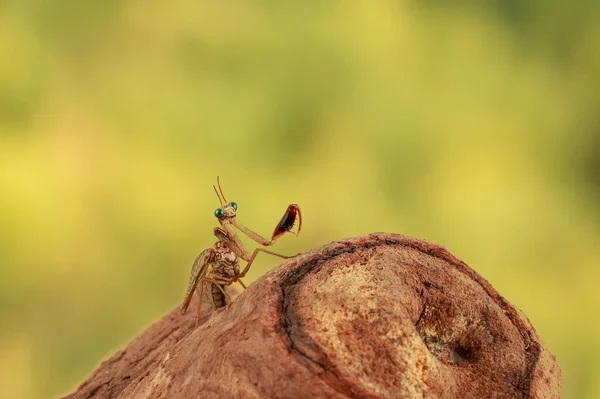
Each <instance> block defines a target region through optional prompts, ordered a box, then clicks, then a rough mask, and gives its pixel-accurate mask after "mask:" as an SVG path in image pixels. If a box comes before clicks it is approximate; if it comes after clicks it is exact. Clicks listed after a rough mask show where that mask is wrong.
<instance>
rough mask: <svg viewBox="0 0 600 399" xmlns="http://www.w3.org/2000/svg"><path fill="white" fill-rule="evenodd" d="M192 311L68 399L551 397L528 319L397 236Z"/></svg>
mask: <svg viewBox="0 0 600 399" xmlns="http://www.w3.org/2000/svg"><path fill="white" fill-rule="evenodd" d="M206 305H207V304H205V306H206ZM190 310H191V311H188V312H187V314H185V315H184V316H180V315H179V311H178V308H176V309H173V310H172V311H171V312H170V313H169V314H167V315H165V316H164V317H163V318H162V319H161V320H159V321H158V322H156V323H155V324H153V325H152V326H150V327H149V328H148V329H147V330H146V331H144V332H143V333H142V334H140V335H139V336H138V337H137V338H135V339H134V340H133V341H132V342H131V343H129V345H128V346H127V347H126V348H125V349H123V350H121V351H119V352H118V353H117V354H115V355H114V356H113V357H112V358H111V359H109V360H107V361H105V362H104V363H103V364H102V365H101V366H100V367H99V368H98V369H97V370H96V371H95V372H94V373H93V374H92V375H91V376H90V377H89V379H88V380H87V381H85V382H84V383H83V384H82V385H81V386H80V387H79V388H78V390H77V391H76V392H74V393H72V394H71V395H69V396H67V398H72V399H79V398H196V397H198V398H230V397H232V398H238V397H239V398H299V397H302V398H303V397H311V398H461V399H465V398H539V399H542V398H548V399H549V398H559V397H560V390H561V374H560V369H559V367H558V365H557V363H556V359H555V357H554V356H553V355H552V354H551V353H550V352H549V351H548V349H546V348H545V347H544V345H543V344H542V342H541V340H540V337H539V336H538V335H537V333H536V332H535V330H534V328H533V327H532V325H531V323H530V322H529V321H528V319H527V317H525V315H524V314H523V313H521V312H520V311H519V310H518V309H517V308H516V307H514V306H512V305H511V304H510V303H508V301H507V300H506V299H504V298H503V297H502V296H501V295H500V294H499V293H498V292H497V291H496V290H495V289H494V288H493V287H492V286H491V285H490V284H489V283H488V282H487V281H486V280H485V279H483V278H482V277H481V276H479V275H478V274H477V273H476V272H475V271H473V270H472V269H471V268H469V267H468V266H467V265H466V264H464V263H463V262H461V261H460V260H459V259H457V258H456V257H454V256H453V255H452V254H450V253H449V252H448V251H447V250H446V249H445V248H443V247H441V246H438V245H435V244H431V243H429V242H426V241H423V240H418V239H414V238H409V237H405V236H402V235H397V234H385V233H375V234H370V235H368V236H365V237H357V238H351V239H347V240H343V241H336V242H332V243H330V244H328V245H325V246H324V247H322V248H318V249H315V250H312V251H310V252H306V253H304V254H302V255H300V256H298V257H296V258H293V259H291V260H289V261H287V262H286V263H284V264H283V265H281V266H280V267H278V268H276V269H274V270H272V271H271V272H269V273H267V274H266V275H264V276H263V277H262V278H260V279H259V280H258V281H256V282H255V283H254V284H252V285H251V286H250V287H249V288H248V289H247V290H245V291H244V292H242V293H241V294H240V295H239V297H238V298H237V299H236V300H235V301H234V302H233V304H232V306H231V307H230V308H228V309H220V310H218V311H216V312H213V313H212V314H207V315H206V316H205V318H204V322H203V324H202V325H201V326H200V327H199V328H198V329H196V330H193V325H194V317H195V311H193V310H192V309H190Z"/></svg>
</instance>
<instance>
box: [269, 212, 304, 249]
mask: <svg viewBox="0 0 600 399" xmlns="http://www.w3.org/2000/svg"><path fill="white" fill-rule="evenodd" d="M296 217H297V218H298V221H299V223H298V231H297V232H296V235H298V234H299V233H300V230H301V229H302V213H301V212H300V207H299V206H298V205H297V204H290V206H288V208H287V209H286V211H285V213H284V214H283V217H282V218H281V220H280V221H279V223H277V226H275V230H273V235H272V236H271V241H273V242H275V240H276V239H277V238H279V237H281V236H282V235H284V234H285V233H289V232H290V230H291V229H292V227H294V224H296Z"/></svg>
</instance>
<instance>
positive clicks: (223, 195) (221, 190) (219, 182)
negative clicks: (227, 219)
mask: <svg viewBox="0 0 600 399" xmlns="http://www.w3.org/2000/svg"><path fill="white" fill-rule="evenodd" d="M217 184H218V185H219V191H220V192H221V197H223V203H225V204H226V203H227V200H226V199H225V194H223V189H222V188H221V181H220V180H219V176H217Z"/></svg>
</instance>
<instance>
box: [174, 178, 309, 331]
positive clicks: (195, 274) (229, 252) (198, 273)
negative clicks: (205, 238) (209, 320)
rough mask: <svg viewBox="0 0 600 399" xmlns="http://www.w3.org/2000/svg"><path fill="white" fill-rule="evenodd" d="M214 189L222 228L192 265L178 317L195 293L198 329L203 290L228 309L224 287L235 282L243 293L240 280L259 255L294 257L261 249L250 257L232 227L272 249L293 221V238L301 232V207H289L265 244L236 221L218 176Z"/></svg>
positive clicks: (287, 231) (220, 305)
mask: <svg viewBox="0 0 600 399" xmlns="http://www.w3.org/2000/svg"><path fill="white" fill-rule="evenodd" d="M217 185H218V186H219V190H218V191H217V187H215V186H214V185H213V189H214V190H215V193H216V194H217V197H218V198H219V201H220V203H221V207H220V208H217V209H216V210H215V216H216V217H217V220H218V221H219V223H220V225H221V227H215V229H214V234H215V236H216V237H217V242H216V243H215V244H214V245H213V246H211V247H210V248H207V249H205V250H204V251H202V252H201V253H200V255H198V257H197V258H196V260H195V261H194V263H193V264H192V270H191V272H190V280H189V283H188V288H187V292H186V295H185V300H184V302H183V305H181V314H183V313H185V311H186V310H187V308H188V306H189V304H190V302H191V300H192V297H193V296H194V292H196V291H198V298H199V300H198V312H197V314H196V327H195V328H198V326H199V325H200V311H201V307H202V295H203V290H204V287H205V286H207V287H209V288H210V294H211V297H212V301H213V304H214V305H215V307H216V308H217V309H218V308H221V307H224V306H226V305H227V306H229V305H230V304H231V298H230V297H229V295H228V294H227V292H225V287H227V286H228V285H231V284H233V283H234V282H236V281H237V282H239V283H240V284H241V286H242V287H244V289H246V285H245V284H244V283H243V282H242V280H241V278H243V277H244V276H245V275H246V273H247V272H248V270H249V269H250V266H252V262H254V259H255V258H256V255H258V253H259V252H265V253H267V254H270V255H274V256H278V257H280V258H283V259H290V258H293V257H294V256H296V255H294V256H286V255H281V254H278V253H275V252H272V251H268V250H266V249H264V248H256V249H255V250H254V252H252V253H250V252H249V251H248V249H247V248H246V246H245V245H244V243H243V242H242V240H241V239H240V237H239V236H238V233H237V232H236V231H235V230H234V227H235V228H236V229H237V230H239V231H241V232H242V233H244V234H246V235H247V236H248V237H250V238H251V239H252V240H254V241H256V242H257V243H259V244H261V245H263V246H270V245H273V244H275V241H277V239H278V238H279V237H281V236H282V235H284V234H285V233H289V232H291V229H292V227H294V225H295V223H296V218H297V219H298V220H299V223H298V231H297V232H296V235H297V234H298V233H300V229H301V228H302V214H301V213H300V207H299V206H298V205H296V204H291V205H289V206H288V208H287V210H286V211H285V213H284V214H283V217H282V218H281V220H280V221H279V223H278V224H277V225H276V226H275V230H273V234H272V235H271V240H267V239H266V238H264V237H262V236H261V235H260V234H258V233H256V232H254V231H252V230H251V229H249V228H248V227H246V226H244V225H243V224H241V223H239V222H238V221H237V219H236V212H237V209H238V206H237V204H236V203H235V202H227V200H226V199H225V195H224V194H223V190H222V189H221V182H220V181H219V177H218V176H217ZM240 258H241V259H243V260H244V261H246V262H247V264H246V267H245V268H244V270H242V272H240ZM209 267H210V270H209Z"/></svg>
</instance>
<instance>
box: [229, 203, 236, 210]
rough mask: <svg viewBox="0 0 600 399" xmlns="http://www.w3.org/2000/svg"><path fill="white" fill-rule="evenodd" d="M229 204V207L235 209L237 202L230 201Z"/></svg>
mask: <svg viewBox="0 0 600 399" xmlns="http://www.w3.org/2000/svg"><path fill="white" fill-rule="evenodd" d="M229 205H231V207H232V208H233V209H234V210H236V211H237V204H236V203H235V202H230V203H229Z"/></svg>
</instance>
